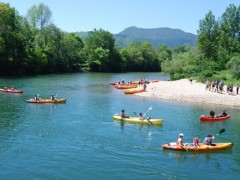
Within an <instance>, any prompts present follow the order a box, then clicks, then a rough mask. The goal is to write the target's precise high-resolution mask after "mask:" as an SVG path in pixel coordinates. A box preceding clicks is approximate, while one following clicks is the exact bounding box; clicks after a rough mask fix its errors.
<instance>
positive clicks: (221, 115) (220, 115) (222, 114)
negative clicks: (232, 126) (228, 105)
mask: <svg viewBox="0 0 240 180" xmlns="http://www.w3.org/2000/svg"><path fill="white" fill-rule="evenodd" d="M225 116H227V112H226V110H225V109H223V112H222V113H221V114H219V117H225Z"/></svg>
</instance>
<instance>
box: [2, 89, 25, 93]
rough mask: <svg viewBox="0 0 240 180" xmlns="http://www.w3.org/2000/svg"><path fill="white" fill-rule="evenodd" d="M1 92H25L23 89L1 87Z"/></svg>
mask: <svg viewBox="0 0 240 180" xmlns="http://www.w3.org/2000/svg"><path fill="white" fill-rule="evenodd" d="M0 92H6V93H23V90H16V89H0Z"/></svg>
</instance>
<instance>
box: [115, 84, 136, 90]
mask: <svg viewBox="0 0 240 180" xmlns="http://www.w3.org/2000/svg"><path fill="white" fill-rule="evenodd" d="M137 87H138V85H137V84H131V85H115V88H117V89H131V88H137Z"/></svg>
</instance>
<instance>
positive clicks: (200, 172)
mask: <svg viewBox="0 0 240 180" xmlns="http://www.w3.org/2000/svg"><path fill="white" fill-rule="evenodd" d="M139 78H147V79H159V80H167V79H168V76H166V75H164V74H161V73H124V74H111V73H109V74H107V73H76V74H63V75H42V76H35V77H20V78H0V84H1V85H0V86H2V87H3V86H4V85H8V86H14V87H15V88H16V89H22V90H24V93H23V94H7V93H0V102H1V103H0V169H1V170H0V179H8V180H9V179H24V180H25V179H87V180H91V179H94V180H95V179H118V180H121V179H131V180H133V179H136V180H139V179H142V180H146V179H156V180H159V179H170V180H175V179H200V178H201V179H203V178H205V179H214V178H217V179H237V178H239V176H240V141H239V139H240V131H239V130H240V116H239V109H235V108H233V107H223V106H220V105H206V104H195V103H185V102H177V101H168V100H159V99H154V98H145V97H138V96H135V95H125V94H124V93H123V90H117V89H115V88H114V87H112V86H110V85H109V83H110V82H114V81H118V80H120V79H125V80H126V81H128V80H137V79H139ZM35 94H38V95H39V96H40V97H42V98H49V97H50V95H51V94H56V95H57V96H58V98H66V99H67V102H66V104H29V103H26V102H25V101H26V100H27V99H30V98H33V96H34V95H35ZM149 107H152V110H151V111H149V112H148V114H147V116H149V117H152V118H162V119H163V120H164V123H163V125H162V126H150V125H138V124H131V123H120V122H119V121H113V119H112V116H113V115H114V114H116V113H120V111H121V110H122V109H125V111H126V112H129V113H131V112H137V113H139V112H143V113H144V112H146V111H147V110H148V108H149ZM223 108H224V109H227V110H228V113H229V114H231V118H230V119H229V120H226V121H222V122H210V123H206V122H205V123H202V122H200V121H199V116H200V115H201V114H206V113H207V112H209V110H210V109H214V110H215V111H216V112H219V113H220V112H221V110H222V109H223ZM223 128H224V129H225V130H226V131H225V132H224V133H223V134H220V135H218V136H216V139H215V142H233V143H234V146H233V148H232V149H231V150H224V151H219V152H210V153H192V152H175V151H166V150H162V148H161V145H162V144H165V143H169V142H173V141H176V140H177V138H178V134H179V133H184V142H192V139H193V137H195V136H198V137H199V138H200V140H201V141H203V139H204V137H205V136H206V135H207V134H209V133H210V134H213V135H215V134H217V133H218V132H219V130H221V129H223Z"/></svg>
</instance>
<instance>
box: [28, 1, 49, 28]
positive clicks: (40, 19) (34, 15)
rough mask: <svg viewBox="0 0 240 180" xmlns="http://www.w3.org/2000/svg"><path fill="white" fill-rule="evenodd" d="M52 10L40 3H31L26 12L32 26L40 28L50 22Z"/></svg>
mask: <svg viewBox="0 0 240 180" xmlns="http://www.w3.org/2000/svg"><path fill="white" fill-rule="evenodd" d="M51 17H52V12H51V11H50V9H49V8H48V6H46V5H44V4H43V3H40V4H39V5H38V6H36V5H33V6H32V7H31V8H30V9H29V10H28V12H27V18H28V20H29V22H30V23H31V25H32V26H33V27H34V28H38V29H40V30H42V29H43V28H45V27H46V26H47V25H49V24H50V23H51Z"/></svg>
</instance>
